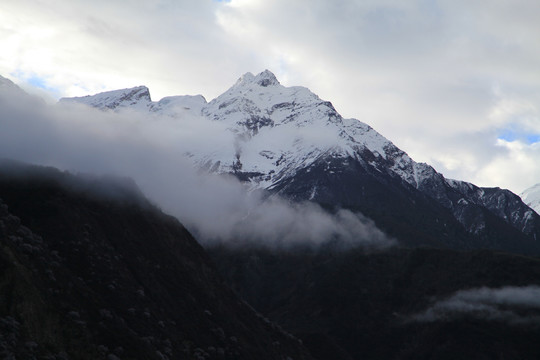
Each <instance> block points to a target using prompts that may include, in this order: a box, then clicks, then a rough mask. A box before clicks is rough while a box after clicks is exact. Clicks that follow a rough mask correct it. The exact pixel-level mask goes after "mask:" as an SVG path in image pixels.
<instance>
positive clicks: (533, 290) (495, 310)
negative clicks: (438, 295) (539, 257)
mask: <svg viewBox="0 0 540 360" xmlns="http://www.w3.org/2000/svg"><path fill="white" fill-rule="evenodd" d="M463 318H476V319H482V320H488V321H498V322H504V323H508V324H510V325H533V324H534V325H540V287H538V286H536V285H531V286H521V287H518V286H507V287H502V288H498V289H493V288H487V287H482V288H477V289H469V290H462V291H458V292H456V293H455V294H453V295H452V296H450V297H449V298H447V299H444V300H440V301H437V302H436V303H435V304H433V305H432V306H431V307H430V308H428V309H427V310H425V311H424V312H422V313H420V314H418V315H415V316H414V317H413V319H414V320H415V321H420V322H433V321H453V320H457V319H463Z"/></svg>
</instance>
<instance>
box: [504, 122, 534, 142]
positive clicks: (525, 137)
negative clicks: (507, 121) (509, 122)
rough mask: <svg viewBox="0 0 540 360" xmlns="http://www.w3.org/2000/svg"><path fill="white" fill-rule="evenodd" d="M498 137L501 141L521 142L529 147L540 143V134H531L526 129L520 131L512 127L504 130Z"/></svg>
mask: <svg viewBox="0 0 540 360" xmlns="http://www.w3.org/2000/svg"><path fill="white" fill-rule="evenodd" d="M497 137H498V138H499V139H501V140H505V141H509V142H512V141H517V140H519V141H523V142H525V143H526V144H529V145H530V144H534V143H537V142H540V134H535V133H531V132H528V131H526V130H524V129H519V128H517V127H515V126H510V127H507V128H505V129H502V130H501V131H500V132H499V134H498V136H497Z"/></svg>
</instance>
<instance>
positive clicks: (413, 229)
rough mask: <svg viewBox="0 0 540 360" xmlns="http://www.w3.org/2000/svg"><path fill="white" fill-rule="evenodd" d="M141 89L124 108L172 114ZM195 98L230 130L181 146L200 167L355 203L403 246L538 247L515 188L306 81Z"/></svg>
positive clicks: (113, 96)
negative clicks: (393, 134) (456, 170)
mask: <svg viewBox="0 0 540 360" xmlns="http://www.w3.org/2000/svg"><path fill="white" fill-rule="evenodd" d="M144 93H145V95H144V96H140V100H139V101H136V102H135V103H131V100H129V101H128V103H129V108H130V109H139V110H141V109H143V111H148V112H155V113H158V114H159V113H163V114H165V115H167V116H174V114H176V116H180V115H179V113H175V109H174V108H172V107H168V108H167V110H166V111H165V110H161V109H162V108H160V107H159V106H158V104H160V103H161V102H162V101H163V100H162V101H160V102H157V103H153V102H151V101H150V99H149V95H148V93H147V89H146V92H144ZM126 94H130V95H126ZM138 94H141V88H134V89H126V90H121V91H119V92H118V93H114V92H113V93H105V94H98V95H95V96H91V97H85V98H73V99H69V100H63V101H71V102H82V103H85V104H90V105H92V106H97V107H99V108H117V106H118V105H117V104H119V103H122V104H124V103H125V101H124V98H129V99H134V98H137V97H138V96H139V95H138ZM147 95H148V96H147ZM103 99H106V100H107V101H106V102H103ZM200 100H201V101H200V102H197V104H198V105H199V106H192V107H189V106H185V107H184V111H186V108H187V111H188V112H189V114H191V115H193V116H202V117H203V118H205V119H207V120H208V119H210V120H211V121H215V122H219V123H220V124H224V125H225V126H226V128H227V129H228V130H229V131H230V134H233V136H232V137H231V139H232V140H231V143H230V144H226V146H223V144H222V142H219V141H218V142H216V146H215V147H213V146H212V145H210V146H208V147H206V148H205V149H204V150H200V151H198V152H193V153H190V154H189V155H190V157H191V158H192V160H193V162H194V163H195V164H196V165H197V166H199V167H201V168H204V169H207V170H209V171H212V172H217V173H230V174H234V175H236V176H237V177H238V178H239V179H241V180H242V181H245V182H246V183H247V184H249V186H250V188H252V189H264V190H267V191H269V192H271V193H273V194H279V195H282V196H286V197H288V198H290V199H294V200H300V201H306V200H307V201H315V202H318V203H320V204H322V205H324V206H325V207H328V208H329V209H335V208H338V207H346V208H350V209H354V210H358V211H361V212H363V213H364V214H365V215H366V216H368V217H371V218H372V219H373V220H375V222H376V223H377V225H378V226H380V227H382V228H383V229H384V230H385V231H387V232H389V233H390V234H391V235H393V236H395V237H397V238H399V239H400V240H402V242H404V243H407V244H410V245H435V246H449V247H454V248H485V247H487V248H494V249H502V250H508V251H518V252H535V253H538V252H540V242H539V241H537V240H536V239H539V240H540V216H539V215H538V214H537V213H535V212H534V211H532V210H531V209H530V208H529V207H528V206H527V205H525V204H524V203H523V202H522V201H521V199H520V198H519V197H518V196H516V195H515V194H512V193H511V192H509V191H507V190H501V189H498V188H489V189H488V188H479V187H476V186H474V185H473V184H469V183H466V182H462V181H456V180H449V179H446V178H444V176H443V175H441V174H439V173H437V172H436V171H435V170H434V169H433V168H432V167H431V166H429V165H427V164H423V163H417V162H415V161H414V160H412V159H411V158H410V157H409V156H408V155H407V154H406V153H405V152H403V151H402V150H400V149H399V148H397V147H396V146H395V145H394V144H392V143H391V142H390V141H388V140H387V139H386V138H384V137H383V136H382V135H380V134H379V133H377V132H376V131H375V130H374V129H372V128H371V127H369V126H368V125H366V124H364V123H362V122H360V121H358V120H356V119H344V118H342V117H341V115H339V114H338V113H337V111H336V110H335V109H334V107H333V106H332V104H331V103H330V102H328V101H323V100H321V99H320V98H319V97H318V96H317V95H315V94H313V93H312V92H310V91H309V90H308V89H306V88H303V87H284V86H282V85H281V84H280V83H279V81H278V80H277V79H276V77H275V76H274V74H272V73H271V72H270V71H268V70H266V71H264V72H262V73H260V74H258V75H256V76H255V75H253V74H251V73H247V74H245V75H244V76H242V77H241V78H240V79H239V80H238V81H237V83H236V84H235V85H234V86H232V87H231V88H230V89H229V90H227V91H226V92H225V93H224V94H222V95H220V96H219V97H217V98H216V99H214V100H212V101H210V102H209V103H207V104H206V103H205V102H204V101H203V99H200ZM126 106H128V105H126ZM184 114H185V113H184ZM218 144H219V145H218Z"/></svg>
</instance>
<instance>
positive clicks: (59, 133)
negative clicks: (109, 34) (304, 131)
mask: <svg viewBox="0 0 540 360" xmlns="http://www.w3.org/2000/svg"><path fill="white" fill-rule="evenodd" d="M3 99H5V97H2V96H0V156H1V157H6V158H10V159H14V160H19V161H24V162H29V163H33V164H40V165H48V166H54V167H58V168H60V169H62V170H69V171H73V172H83V173H91V174H97V175H102V174H113V175H117V176H127V177H130V178H133V179H134V180H135V181H136V183H137V184H138V185H139V186H140V188H141V190H142V191H143V192H144V193H145V194H146V195H147V196H148V197H149V198H150V199H152V200H153V201H154V202H156V203H157V204H158V205H159V206H160V207H161V208H162V209H163V210H165V211H166V212H168V213H171V214H173V215H175V216H176V217H178V218H179V219H180V221H181V222H182V223H184V224H185V225H186V226H187V227H188V228H189V229H190V230H191V231H193V232H194V233H195V234H196V235H197V236H198V239H199V240H200V241H202V242H207V243H210V242H222V241H228V242H232V241H236V242H239V241H253V242H264V243H265V244H269V245H271V246H289V245H292V244H300V243H302V244H313V245H318V244H321V243H323V242H325V241H329V240H341V244H343V245H345V246H356V245H363V246H370V247H386V246H390V245H392V244H393V243H394V241H393V240H391V239H389V238H388V237H387V236H386V235H385V234H383V233H382V232H381V231H380V230H378V229H377V228H376V226H375V225H374V224H373V222H371V221H370V220H368V219H366V218H364V217H363V216H362V215H361V214H354V213H352V212H350V211H346V210H340V211H338V212H337V213H335V214H330V213H328V212H325V211H323V210H322V209H321V208H320V207H319V206H317V205H315V204H310V203H303V204H302V203H294V204H293V203H290V202H288V201H286V200H284V199H281V198H278V197H268V194H264V193H260V192H248V191H247V189H246V187H245V186H244V185H243V184H241V183H240V182H239V181H238V180H236V179H235V178H233V177H228V176H219V175H212V174H204V173H200V172H199V171H196V170H195V169H194V168H193V164H192V163H191V162H190V161H189V160H188V159H187V158H186V153H187V152H188V151H191V152H197V151H203V152H204V153H209V152H211V150H213V149H222V148H224V147H226V146H232V144H233V134H232V133H231V132H230V131H226V130H225V129H224V128H223V125H222V124H221V123H220V122H218V121H211V120H209V119H206V118H204V117H199V116H194V115H192V116H189V115H185V116H183V117H181V118H173V117H168V116H158V115H146V116H143V115H142V114H140V113H135V112H131V111H125V112H120V113H114V112H103V111H99V110H97V109H93V108H89V107H86V106H83V105H79V104H66V105H58V106H48V105H46V104H44V103H41V102H36V100H35V99H34V98H32V97H28V96H27V95H25V94H15V95H14V98H12V99H10V101H7V102H6V101H3ZM323 130H324V129H323ZM231 153H232V152H231Z"/></svg>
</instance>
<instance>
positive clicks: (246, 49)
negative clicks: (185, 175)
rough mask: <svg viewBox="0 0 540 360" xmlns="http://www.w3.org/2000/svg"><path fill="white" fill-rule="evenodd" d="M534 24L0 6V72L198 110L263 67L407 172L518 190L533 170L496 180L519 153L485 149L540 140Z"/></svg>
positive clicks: (446, 1) (356, 11)
mask: <svg viewBox="0 0 540 360" xmlns="http://www.w3.org/2000/svg"><path fill="white" fill-rule="evenodd" d="M539 16H540V5H539V4H538V2H537V1H534V0H517V1H513V2H511V3H510V2H508V1H504V0H491V1H474V2H470V1H464V0H458V1H455V0H442V1H420V0H413V1H406V2H404V1H394V0H384V1H372V0H369V1H368V0H364V1H352V0H351V1H338V2H335V1H334V2H333V1H323V0H315V1H313V0H311V1H308V0H298V1H293V2H291V1H285V0H275V1H263V0H231V1H230V2H219V1H211V0H203V1H187V0H185V1H169V0H154V1H134V2H129V3H126V2H124V1H92V2H88V1H82V0H71V1H67V0H55V1H48V2H47V3H45V2H42V1H38V0H5V1H2V3H1V4H0V47H1V48H2V53H1V55H0V73H1V74H3V75H5V76H11V78H12V79H16V80H19V81H21V82H25V81H28V79H30V78H32V77H39V78H41V79H44V81H45V82H46V85H48V87H50V88H56V89H58V93H59V94H64V95H81V94H87V93H93V92H97V91H101V90H105V89H114V88H125V87H130V86H136V85H141V84H145V85H147V86H149V87H150V89H151V91H152V94H153V96H154V97H155V98H156V99H157V98H160V97H163V96H166V95H174V94H197V93H201V94H203V95H204V96H206V97H207V98H208V99H211V98H213V97H215V96H217V95H218V94H220V93H221V92H222V91H224V90H225V89H226V88H228V87H229V86H230V85H231V84H233V83H234V81H235V80H236V78H237V77H238V76H239V75H241V74H243V73H245V72H247V71H251V72H259V71H261V70H263V69H265V68H269V69H271V70H272V71H274V72H275V73H276V75H277V76H278V78H279V79H280V80H281V82H282V83H284V84H285V85H303V86H307V87H309V88H310V89H311V90H312V91H314V92H315V93H317V94H318V95H319V96H320V97H321V98H323V99H327V100H330V101H332V102H333V103H334V105H335V106H336V108H337V110H338V111H340V112H341V113H342V114H343V115H344V116H347V117H356V118H359V119H360V120H362V121H364V122H367V123H368V124H370V125H372V126H373V127H374V128H375V129H376V130H378V131H379V132H381V133H382V134H383V135H384V136H386V137H387V138H389V139H390V140H391V141H393V142H394V143H395V144H396V145H397V146H399V147H401V148H403V150H405V151H407V152H408V153H409V154H410V155H411V156H412V157H413V158H415V159H416V160H418V161H424V162H428V163H430V164H433V165H435V167H436V168H437V169H438V170H440V171H442V172H443V173H445V174H447V175H449V176H451V177H456V178H460V179H463V180H468V181H481V182H480V183H479V185H483V186H501V187H506V188H510V189H511V190H513V191H515V192H520V191H521V190H523V186H525V187H527V186H530V185H532V184H533V183H535V182H540V177H538V173H539V169H540V165H537V164H529V163H527V165H528V167H527V169H520V171H518V172H517V173H514V174H512V173H509V172H508V171H507V168H504V167H500V166H504V165H505V164H506V163H509V162H511V161H512V159H514V158H515V157H516V156H517V152H518V151H525V153H524V154H525V155H526V156H529V155H527V154H529V152H527V151H528V150H527V149H526V148H525V149H522V150H518V149H514V150H512V151H510V150H508V149H506V150H505V149H504V148H501V147H499V146H498V145H497V138H499V137H500V135H501V133H502V132H504V131H505V130H507V129H514V130H515V129H517V130H519V132H521V133H522V134H529V133H538V132H540V125H539V124H540V116H539V114H538V107H539V102H540V90H539V88H540V72H539V71H538V66H537V64H538V63H540V43H538V41H537V39H538V37H539V36H540V23H538V21H537V19H538V17H539ZM516 140H520V141H523V139H516ZM504 159H506V160H504ZM539 163H540V162H539ZM526 171H529V172H528V174H527V175H526V176H525V177H526V178H527V179H528V180H527V181H531V183H529V184H525V181H523V175H524V173H525V172H526ZM503 172H506V174H504V175H501V173H503ZM493 174H498V175H497V176H493ZM497 181H503V182H502V183H498V182H497Z"/></svg>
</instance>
